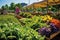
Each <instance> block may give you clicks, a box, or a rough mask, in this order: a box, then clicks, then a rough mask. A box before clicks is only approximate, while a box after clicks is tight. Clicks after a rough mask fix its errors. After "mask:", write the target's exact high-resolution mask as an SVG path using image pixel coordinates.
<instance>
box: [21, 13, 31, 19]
mask: <svg viewBox="0 0 60 40" xmlns="http://www.w3.org/2000/svg"><path fill="white" fill-rule="evenodd" d="M20 15H21V16H23V17H25V18H30V17H31V16H32V15H31V14H30V13H28V12H21V13H20Z"/></svg>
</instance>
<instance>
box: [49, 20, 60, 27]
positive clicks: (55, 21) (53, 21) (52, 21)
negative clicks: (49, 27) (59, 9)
mask: <svg viewBox="0 0 60 40" xmlns="http://www.w3.org/2000/svg"><path fill="white" fill-rule="evenodd" d="M50 22H51V23H53V24H55V26H56V27H57V28H60V20H57V19H52V20H51V21H50Z"/></svg>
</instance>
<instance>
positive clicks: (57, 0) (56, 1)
mask: <svg viewBox="0 0 60 40" xmlns="http://www.w3.org/2000/svg"><path fill="white" fill-rule="evenodd" d="M47 1H48V2H47ZM47 4H48V5H49V6H51V5H57V4H60V0H43V1H41V2H36V3H33V4H31V5H29V6H27V8H31V7H34V8H39V7H47Z"/></svg>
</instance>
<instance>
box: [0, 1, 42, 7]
mask: <svg viewBox="0 0 60 40" xmlns="http://www.w3.org/2000/svg"><path fill="white" fill-rule="evenodd" d="M39 1H42V0H30V3H29V0H0V7H1V6H3V5H5V4H8V5H10V4H11V3H12V2H13V3H27V4H32V3H34V2H39Z"/></svg>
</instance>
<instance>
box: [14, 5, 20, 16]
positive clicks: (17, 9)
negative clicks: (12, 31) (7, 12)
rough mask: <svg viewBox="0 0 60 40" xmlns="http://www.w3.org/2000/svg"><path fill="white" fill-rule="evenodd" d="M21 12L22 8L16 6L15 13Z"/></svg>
mask: <svg viewBox="0 0 60 40" xmlns="http://www.w3.org/2000/svg"><path fill="white" fill-rule="evenodd" d="M19 13H20V9H19V7H17V6H16V8H15V14H16V15H19Z"/></svg>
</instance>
